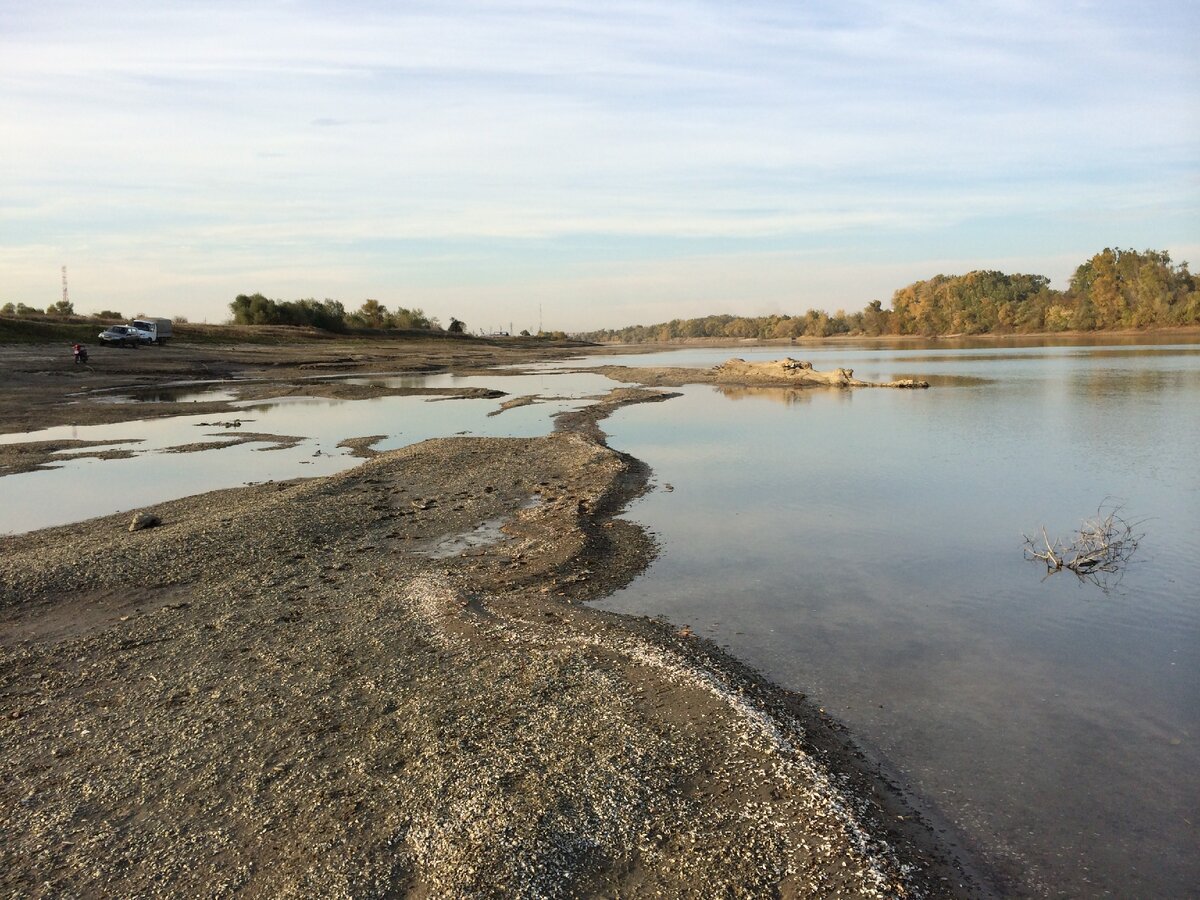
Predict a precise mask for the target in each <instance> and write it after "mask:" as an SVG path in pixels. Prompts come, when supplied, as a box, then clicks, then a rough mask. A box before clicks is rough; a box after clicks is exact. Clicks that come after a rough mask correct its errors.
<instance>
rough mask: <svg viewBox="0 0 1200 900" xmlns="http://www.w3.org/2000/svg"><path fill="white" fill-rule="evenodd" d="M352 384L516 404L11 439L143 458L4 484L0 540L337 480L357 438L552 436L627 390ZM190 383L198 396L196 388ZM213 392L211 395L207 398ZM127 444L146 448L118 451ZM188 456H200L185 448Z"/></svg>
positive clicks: (119, 426)
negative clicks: (463, 391) (290, 441)
mask: <svg viewBox="0 0 1200 900" xmlns="http://www.w3.org/2000/svg"><path fill="white" fill-rule="evenodd" d="M350 380H352V381H358V382H361V383H368V382H373V383H381V384H387V385H388V386H393V387H395V386H401V387H413V388H475V387H486V388H495V389H498V390H502V391H505V392H506V394H507V395H508V396H505V397H500V398H488V399H478V398H469V399H460V398H453V397H449V398H448V397H441V396H436V397H426V396H407V397H379V398H373V399H369V400H353V401H351V400H329V399H324V398H313V397H302V396H287V397H280V398H276V399H267V400H252V401H235V402H234V403H233V407H234V409H235V412H232V413H216V414H213V413H209V414H201V415H196V414H191V415H188V414H183V415H177V416H170V417H165V418H155V419H145V420H136V421H130V422H119V423H114V424H107V425H89V426H71V425H64V426H59V427H55V428H47V429H43V430H42V431H34V432H23V433H20V434H7V435H0V443H31V442H37V441H60V440H84V441H104V442H114V443H113V445H114V446H115V447H120V449H125V450H132V451H133V453H134V456H133V457H132V458H129V459H108V460H102V459H94V458H79V459H68V458H65V457H66V455H67V454H70V453H72V452H75V451H73V450H70V449H67V450H64V453H63V455H64V458H63V459H62V461H61V467H60V468H56V469H50V470H43V471H35V472H25V473H19V474H12V475H7V476H4V477H0V534H2V533H17V532H23V531H32V530H35V529H38V528H46V527H49V526H52V525H62V524H66V523H68V522H75V521H79V520H82V519H89V518H93V517H96V516H101V515H107V514H109V513H114V512H122V511H126V510H132V509H137V508H140V507H143V506H149V505H151V504H154V503H161V502H163V501H165V500H171V499H174V498H177V497H182V496H188V495H192V494H198V493H203V492H205V491H209V490H215V489H218V488H229V487H239V486H241V485H244V484H250V483H256V482H263V481H272V480H286V479H290V478H298V477H310V476H316V475H329V474H332V473H334V472H339V471H342V470H344V469H346V468H349V467H351V466H355V465H357V464H358V463H359V462H360V461H361V460H360V459H359V458H357V457H355V456H353V455H352V453H351V450H350V449H349V448H346V447H339V446H338V444H339V443H340V442H342V441H344V440H346V439H347V438H355V437H362V436H365V435H378V434H382V435H384V437H383V438H381V439H380V440H379V441H377V442H376V443H374V444H373V447H374V449H376V450H379V451H385V450H394V449H396V448H398V447H403V446H407V445H409V444H414V443H418V442H420V441H423V440H427V439H428V438H434V437H446V436H450V435H456V434H470V435H479V436H486V437H534V436H537V435H542V434H547V433H549V431H550V430H551V428H552V427H553V416H554V415H555V414H556V413H559V412H563V411H566V410H571V409H577V408H579V407H580V406H582V405H584V404H586V403H587V402H588V401H587V400H586V399H584V398H586V397H588V396H591V395H595V394H603V393H606V392H607V391H609V390H611V389H612V388H613V387H614V386H615V385H616V382H613V381H611V380H610V379H607V378H604V377H602V376H599V375H588V374H585V375H563V374H545V375H514V376H502V375H498V376H488V377H479V376H474V377H458V376H454V375H432V376H412V375H399V376H398V375H386V374H385V375H380V376H370V377H367V378H356V379H350ZM184 387H186V389H187V390H193V389H194V387H195V386H194V385H191V386H184ZM214 390H215V389H214ZM528 394H536V395H538V396H539V397H545V399H544V400H539V402H535V403H533V404H530V405H527V406H520V407H516V408H512V409H507V410H504V411H503V413H502V414H500V415H496V414H495V413H497V412H498V411H500V409H501V406H502V404H503V403H504V402H505V401H506V400H508V399H511V398H512V397H515V396H517V395H528ZM202 396H205V397H210V395H209V394H207V393H205V394H203V395H202ZM84 402H95V401H84ZM181 412H184V410H182V409H181ZM235 423H236V424H235ZM251 432H252V433H254V434H255V435H256V436H257V438H256V440H255V441H254V442H252V443H238V444H235V445H230V442H231V441H235V440H240V438H239V436H240V435H243V434H246V433H251ZM272 435H274V436H278V437H280V438H286V437H288V436H298V437H300V438H302V440H300V441H299V442H298V443H296V444H295V445H294V446H280V445H279V444H277V443H275V442H273V441H271V440H270V439H269V436H272ZM119 441H131V442H135V443H128V444H124V443H122V444H116V443H115V442H119ZM205 443H207V444H211V445H212V449H209V450H202V449H200V448H199V447H197V446H196V445H198V444H205ZM285 443H286V442H285ZM180 448H185V449H186V450H188V451H189V452H179V450H180ZM89 449H93V448H89Z"/></svg>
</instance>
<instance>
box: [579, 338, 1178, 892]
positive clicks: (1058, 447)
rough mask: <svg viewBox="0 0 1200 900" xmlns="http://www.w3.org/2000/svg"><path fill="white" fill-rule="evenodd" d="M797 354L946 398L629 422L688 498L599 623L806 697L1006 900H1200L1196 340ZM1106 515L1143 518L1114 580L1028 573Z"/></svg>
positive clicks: (635, 437)
mask: <svg viewBox="0 0 1200 900" xmlns="http://www.w3.org/2000/svg"><path fill="white" fill-rule="evenodd" d="M737 352H738V355H741V356H743V357H745V358H748V359H750V358H761V359H769V358H777V357H779V356H780V355H781V354H780V352H779V350H778V349H775V350H768V351H761V350H755V351H753V352H742V351H737ZM793 354H794V355H802V356H803V357H804V358H807V359H812V360H814V362H815V364H816V367H817V368H818V369H820V368H831V367H833V366H835V365H843V366H847V367H851V368H854V369H855V375H856V376H857V377H863V378H867V379H870V380H890V379H895V378H904V377H914V376H915V377H922V378H926V377H927V378H928V379H929V380H930V381H931V382H933V385H934V386H933V387H932V388H931V389H930V390H928V391H886V390H875V391H872V390H858V391H854V392H845V391H827V390H820V391H805V392H802V393H797V392H794V391H792V392H789V391H784V390H770V389H756V390H725V391H723V390H718V389H714V388H712V387H707V386H704V387H700V386H697V387H689V388H684V389H683V393H684V396H683V397H681V398H679V399H677V400H673V401H671V402H669V403H665V404H661V405H657V406H654V407H634V408H631V409H628V410H625V411H623V412H622V413H621V414H620V415H618V416H617V417H615V418H614V419H613V420H612V421H611V422H609V423H607V424H606V426H605V427H606V429H607V431H608V432H609V434H610V442H611V443H612V445H613V446H615V447H619V448H621V449H622V450H625V451H627V452H629V453H632V454H633V455H634V456H637V457H639V458H640V459H643V460H645V461H646V462H648V463H649V464H650V465H651V466H652V467H653V469H654V471H655V478H656V481H657V482H658V483H659V485H660V486H666V485H669V486H670V487H671V488H672V490H669V491H668V490H665V489H663V490H658V491H654V492H652V493H650V494H649V495H648V496H646V497H645V498H644V499H643V500H642V501H640V502H639V503H637V504H636V505H635V506H634V507H633V508H631V510H630V511H629V517H630V518H632V519H634V520H635V521H637V522H639V523H642V524H643V525H645V526H647V527H648V528H650V529H651V530H652V531H653V532H654V533H656V534H657V535H658V537H659V540H660V541H661V543H662V549H663V552H662V554H661V556H660V557H659V559H658V560H657V561H656V562H655V563H654V564H653V565H652V566H651V568H650V570H649V571H648V572H647V573H646V574H645V575H644V576H643V577H642V578H640V579H638V580H637V581H635V582H634V583H633V584H632V585H631V586H630V587H629V588H627V589H626V590H624V591H621V592H619V593H618V594H616V595H615V596H614V597H612V598H611V599H610V600H608V601H606V602H604V603H603V604H602V605H603V606H605V607H606V608H609V609H615V610H622V611H627V612H638V613H650V614H659V615H663V616H666V617H667V618H669V619H670V620H672V621H674V622H676V623H679V624H689V625H691V626H692V627H693V628H694V629H695V630H696V631H697V632H698V633H700V634H702V635H704V636H707V637H711V638H713V639H715V640H717V641H718V642H720V643H721V644H723V645H725V646H727V647H728V648H730V649H731V650H732V651H733V652H734V653H735V654H737V655H738V656H740V657H742V658H744V659H746V660H748V661H749V662H751V663H753V664H754V665H756V666H758V667H759V668H761V669H762V670H763V672H764V673H765V674H767V675H768V676H769V677H770V678H772V679H773V680H775V681H777V682H779V683H782V684H784V685H786V686H789V687H792V688H795V689H798V690H802V691H805V692H806V693H808V694H809V696H810V697H811V698H812V699H814V700H815V701H817V702H818V703H819V704H821V705H822V706H824V707H825V708H826V709H827V710H828V711H829V712H830V713H831V714H833V715H835V716H836V717H838V718H840V719H841V720H842V721H843V722H845V723H846V724H847V725H849V727H850V729H851V731H852V732H853V733H854V734H855V735H856V736H857V737H858V738H859V739H861V740H862V741H863V743H864V744H866V745H867V746H868V748H870V749H872V750H873V751H874V752H875V753H876V754H877V755H881V756H882V757H883V758H884V759H885V760H886V761H887V762H888V763H889V764H890V766H891V767H893V768H894V770H895V771H897V772H898V773H899V774H900V775H901V776H902V778H903V780H904V781H905V782H906V783H907V784H909V785H910V786H911V787H912V789H913V790H914V792H915V793H916V795H917V796H918V797H919V798H922V803H923V804H924V805H925V806H926V808H927V809H931V810H932V811H934V812H935V813H936V815H937V817H938V818H939V819H942V820H948V821H949V822H950V823H952V825H953V829H951V830H952V831H953V830H957V831H958V832H959V835H958V838H959V839H960V840H961V841H962V842H963V843H965V844H966V845H967V846H968V847H970V848H971V850H972V851H974V852H975V853H977V854H981V855H983V856H984V857H985V859H987V860H989V861H990V862H991V863H992V865H993V866H994V867H995V869H996V870H997V871H998V873H999V874H1000V876H1001V877H1002V878H1003V879H1005V883H1006V884H1007V892H1010V893H1023V892H1029V893H1035V894H1046V895H1052V896H1071V897H1080V896H1104V895H1112V896H1141V897H1151V896H1155V897H1179V896H1195V895H1196V894H1197V892H1198V891H1200V847H1198V842H1197V834H1198V832H1197V824H1200V820H1198V818H1197V817H1198V816H1200V774H1198V773H1200V581H1198V579H1197V576H1198V575H1200V564H1198V562H1197V550H1198V549H1200V456H1198V453H1197V448H1200V347H1198V346H1197V345H1195V344H1182V345H1158V346H1153V347H1113V346H1109V347H1013V348H997V347H994V346H993V347H988V348H982V349H981V348H961V349H947V348H946V346H945V344H944V343H942V344H938V345H935V346H933V347H925V348H913V347H911V346H910V347H907V348H903V349H880V348H872V349H863V350H853V349H852V348H847V347H839V348H837V349H836V350H828V349H822V350H815V351H809V350H807V349H805V350H802V351H793ZM729 355H731V351H730V350H729V349H719V350H703V351H701V350H689V351H685V353H684V355H681V356H678V357H674V358H672V357H669V356H668V357H657V358H654V357H641V358H637V357H631V358H630V359H629V360H623V361H625V362H629V363H631V364H674V363H676V362H679V363H685V364H687V365H709V364H715V363H717V362H721V361H723V360H724V359H725V358H727V357H728V356H729ZM826 360H827V361H826ZM1110 498H1115V499H1116V500H1117V501H1118V502H1121V503H1123V504H1124V515H1125V516H1126V517H1127V518H1128V519H1131V520H1144V522H1143V523H1142V525H1141V526H1140V529H1139V530H1140V531H1142V532H1144V533H1145V537H1144V539H1143V540H1142V542H1141V545H1140V551H1139V553H1138V555H1137V557H1138V558H1137V561H1135V562H1134V563H1133V564H1132V565H1131V566H1129V567H1128V569H1127V570H1126V572H1125V575H1124V578H1123V580H1122V581H1121V582H1120V583H1119V584H1118V585H1116V586H1115V587H1111V586H1110V589H1109V590H1108V591H1107V592H1105V591H1104V590H1101V589H1100V588H1098V587H1097V586H1096V585H1094V584H1090V583H1081V582H1080V581H1078V580H1077V579H1076V578H1075V577H1074V576H1072V575H1071V574H1069V573H1066V572H1063V573H1058V574H1055V575H1053V576H1051V577H1049V578H1045V577H1044V576H1045V574H1046V570H1045V567H1044V566H1041V565H1040V564H1037V563H1031V562H1028V561H1026V560H1024V559H1023V558H1022V532H1025V533H1031V534H1032V533H1033V531H1034V529H1038V528H1040V526H1043V525H1044V526H1046V528H1047V530H1048V532H1049V533H1050V534H1052V535H1063V536H1068V535H1070V533H1071V532H1072V531H1073V529H1075V528H1077V527H1078V526H1079V525H1080V522H1081V520H1082V519H1083V518H1085V517H1088V516H1091V515H1094V514H1095V511H1096V509H1097V506H1099V505H1100V504H1102V503H1105V502H1106V501H1109V502H1111V500H1110Z"/></svg>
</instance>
